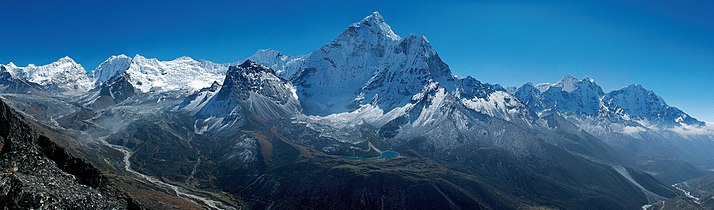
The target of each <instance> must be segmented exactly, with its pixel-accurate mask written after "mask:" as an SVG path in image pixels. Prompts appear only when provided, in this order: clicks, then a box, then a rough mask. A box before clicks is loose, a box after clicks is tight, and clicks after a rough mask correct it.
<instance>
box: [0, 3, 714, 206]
mask: <svg viewBox="0 0 714 210" xmlns="http://www.w3.org/2000/svg"><path fill="white" fill-rule="evenodd" d="M0 92H2V93H3V94H2V97H3V101H6V102H7V103H9V104H10V105H12V106H13V107H15V109H17V110H18V111H19V112H21V113H23V114H25V115H27V116H29V117H31V118H32V119H33V120H35V121H37V122H39V123H40V124H42V125H44V126H46V127H47V128H46V129H48V130H50V131H53V132H56V133H59V134H58V135H62V136H67V137H68V138H67V139H76V140H71V141H70V142H73V143H72V145H74V144H78V145H81V146H77V147H75V148H74V149H75V152H77V153H87V154H96V155H89V156H86V158H87V159H88V160H89V161H90V162H92V163H93V164H94V165H96V166H97V168H99V170H101V171H103V172H104V173H107V174H110V175H111V174H115V175H117V176H116V177H114V178H109V179H110V182H111V183H113V184H115V185H117V186H119V188H121V189H125V191H126V193H127V194H128V195H129V196H131V197H132V198H133V199H134V200H135V201H136V202H138V203H139V204H141V205H143V206H144V207H146V208H165V207H166V206H165V205H168V204H169V203H171V204H172V205H177V206H174V207H176V208H181V207H180V205H181V204H180V203H181V202H179V201H189V202H190V203H193V204H197V205H200V206H204V207H208V208H238V207H245V208H256V209H262V208H278V209H285V208H328V209H365V208H368V209H373V208H396V209H422V208H426V209H445V208H465V209H480V208H486V209H521V208H565V209H590V208H595V209H639V208H645V207H652V206H654V205H655V204H658V203H659V202H662V201H665V202H666V201H670V200H678V201H681V202H694V201H692V200H691V199H688V198H686V196H685V194H684V193H683V192H682V191H681V190H680V189H678V188H676V187H675V186H673V185H674V184H675V183H680V182H683V181H686V180H690V179H693V178H697V177H701V176H703V175H705V174H707V173H709V172H708V170H710V169H712V168H714V155H712V153H711V151H714V133H710V132H695V131H701V130H704V131H711V129H709V128H710V126H711V125H708V124H706V123H705V122H702V121H700V120H697V119H696V118H694V117H692V116H690V115H688V114H686V113H684V112H683V111H682V110H680V109H678V108H676V107H671V106H669V105H668V104H667V103H666V102H665V101H664V99H662V98H661V97H660V96H658V95H656V94H655V93H654V92H652V91H650V90H647V89H645V88H643V87H642V86H640V85H630V86H627V87H625V88H622V89H620V90H615V91H611V92H604V91H603V90H602V88H601V87H600V86H598V85H597V83H596V82H595V80H594V79H592V78H584V79H578V78H575V77H572V76H565V77H564V78H563V79H562V80H560V81H558V82H556V83H553V84H550V83H544V84H537V85H534V84H532V83H528V84H525V85H523V86H521V87H518V88H504V87H502V86H501V85H498V84H489V83H484V82H481V81H479V80H477V79H476V78H474V77H471V76H469V77H466V78H459V77H456V76H454V75H453V74H452V72H451V69H450V68H449V66H448V65H447V64H446V63H444V62H443V61H442V60H441V58H440V57H439V55H438V53H437V52H436V51H435V50H434V49H433V48H432V46H431V44H430V43H429V41H428V40H427V39H426V37H424V36H419V35H409V36H406V37H401V36H399V35H397V34H395V33H394V32H393V31H392V29H391V27H390V26H389V25H388V24H387V23H386V22H385V20H384V18H383V17H382V16H381V15H380V14H379V13H377V12H374V13H373V14H371V15H369V16H367V17H365V18H364V19H363V20H361V21H359V22H356V23H354V24H351V25H350V26H348V27H347V29H346V30H344V31H343V32H342V33H340V34H339V35H338V36H337V38H335V39H334V40H332V41H331V42H329V43H327V44H325V45H324V46H322V47H320V48H319V49H317V50H315V51H313V52H311V53H309V54H307V55H300V56H289V55H284V54H282V53H280V52H279V51H276V50H272V49H268V50H259V51H257V52H256V53H255V54H254V55H252V56H250V57H248V58H247V59H246V60H245V61H242V62H237V63H234V64H217V63H213V62H210V61H205V60H194V59H192V58H189V57H180V58H177V59H174V60H171V61H159V60H157V59H151V58H145V57H143V56H140V55H136V56H134V57H128V56H125V55H117V56H112V57H110V58H108V59H107V60H106V61H104V62H102V63H101V64H100V65H99V66H98V67H97V68H96V69H95V70H93V71H89V72H87V71H85V70H84V68H83V67H82V66H81V65H79V64H77V63H76V62H74V61H73V60H72V59H71V58H69V57H64V58H61V59H59V60H58V61H56V62H53V63H51V64H48V65H44V66H36V65H32V64H31V65H29V66H27V67H18V66H16V65H14V64H12V63H10V64H7V65H0ZM3 151H5V150H4V149H3ZM108 177H112V176H108ZM124 177H134V178H135V179H136V180H143V181H139V182H140V183H142V184H136V183H134V182H133V181H126V178H124ZM700 182H701V181H700ZM135 185H141V186H144V187H146V188H148V189H147V190H146V191H140V190H126V189H133V188H132V187H130V186H135ZM122 186H124V187H122ZM134 188H135V187H134ZM142 189H143V188H142ZM690 190H691V189H690ZM167 191H168V192H170V193H168V194H167V193H165V192H167ZM147 192H151V193H147ZM0 200H1V199H0ZM134 200H132V202H134ZM693 206H698V207H702V208H705V207H706V206H705V205H702V204H694V205H693Z"/></svg>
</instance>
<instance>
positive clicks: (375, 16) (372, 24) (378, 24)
mask: <svg viewBox="0 0 714 210" xmlns="http://www.w3.org/2000/svg"><path fill="white" fill-rule="evenodd" d="M351 27H355V28H367V29H369V30H370V31H371V32H373V33H375V34H380V35H384V36H386V37H387V38H389V39H391V40H394V41H397V40H399V39H400V37H399V35H397V34H395V33H394V31H392V27H390V26H389V25H388V24H387V22H385V21H384V17H382V15H381V14H379V12H377V11H374V12H372V14H371V15H369V16H367V17H365V18H364V19H362V21H360V22H358V23H353V24H352V26H351Z"/></svg>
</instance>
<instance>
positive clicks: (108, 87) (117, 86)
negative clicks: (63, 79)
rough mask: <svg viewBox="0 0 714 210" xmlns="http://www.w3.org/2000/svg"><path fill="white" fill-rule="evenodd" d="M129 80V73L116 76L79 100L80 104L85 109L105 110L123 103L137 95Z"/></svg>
mask: <svg viewBox="0 0 714 210" xmlns="http://www.w3.org/2000/svg"><path fill="white" fill-rule="evenodd" d="M129 80H130V76H129V74H127V73H122V74H119V75H116V76H114V77H112V78H111V79H109V80H108V81H106V82H104V83H101V84H100V85H99V86H98V87H96V88H94V89H92V90H91V91H89V93H88V94H86V95H84V96H83V97H82V98H80V99H79V102H80V104H82V105H83V106H84V107H87V108H92V109H103V108H106V107H109V106H112V105H115V104H118V103H121V102H122V101H124V100H127V99H128V98H129V97H131V96H133V95H134V94H136V90H135V89H134V86H132V85H131V83H130V82H129Z"/></svg>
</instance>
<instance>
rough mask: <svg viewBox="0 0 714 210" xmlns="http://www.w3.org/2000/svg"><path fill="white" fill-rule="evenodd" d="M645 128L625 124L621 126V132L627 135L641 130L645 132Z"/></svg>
mask: <svg viewBox="0 0 714 210" xmlns="http://www.w3.org/2000/svg"><path fill="white" fill-rule="evenodd" d="M645 131H647V129H645V128H643V127H635V126H625V127H623V128H622V133H624V134H627V135H630V136H632V135H635V134H638V133H641V132H645Z"/></svg>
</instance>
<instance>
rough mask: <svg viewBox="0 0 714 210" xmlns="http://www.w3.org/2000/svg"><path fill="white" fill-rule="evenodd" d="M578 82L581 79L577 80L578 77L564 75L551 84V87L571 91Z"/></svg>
mask: <svg viewBox="0 0 714 210" xmlns="http://www.w3.org/2000/svg"><path fill="white" fill-rule="evenodd" d="M580 82H581V81H580V80H578V78H575V77H574V76H573V75H565V77H563V79H561V80H560V81H558V82H557V83H555V84H553V87H559V88H561V89H562V90H563V91H565V92H573V90H575V88H577V85H578V84H579V83H580Z"/></svg>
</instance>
